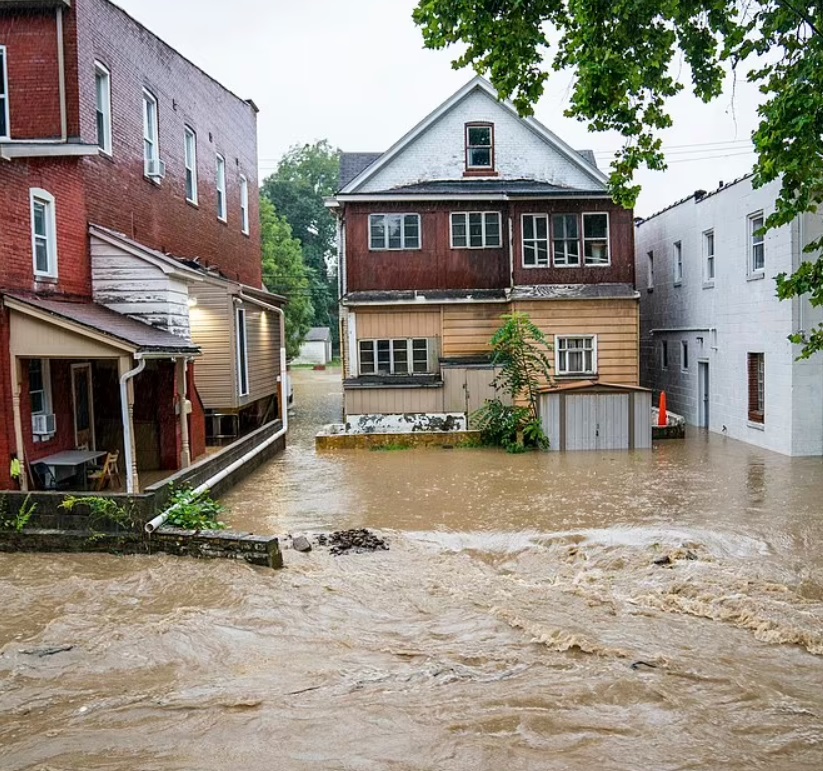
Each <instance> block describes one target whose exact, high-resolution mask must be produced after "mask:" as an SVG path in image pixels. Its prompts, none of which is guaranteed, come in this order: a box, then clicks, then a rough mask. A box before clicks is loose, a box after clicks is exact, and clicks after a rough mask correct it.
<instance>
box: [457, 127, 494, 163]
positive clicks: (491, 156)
mask: <svg viewBox="0 0 823 771" xmlns="http://www.w3.org/2000/svg"><path fill="white" fill-rule="evenodd" d="M478 128H479V129H484V128H487V129H488V130H489V144H487V145H470V144H469V131H470V130H471V129H478ZM464 141H465V148H466V171H493V170H494V123H489V122H485V121H479V122H477V123H467V124H466V126H465V134H464ZM475 148H477V149H478V150H485V149H486V148H488V150H489V162H488V164H481V165H478V164H473V163H470V162H469V159H470V158H471V151H472V150H473V149H475Z"/></svg>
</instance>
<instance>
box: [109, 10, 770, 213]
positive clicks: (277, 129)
mask: <svg viewBox="0 0 823 771" xmlns="http://www.w3.org/2000/svg"><path fill="white" fill-rule="evenodd" d="M116 2H117V3H118V4H119V5H120V6H121V7H122V8H124V9H125V10H126V11H128V12H129V13H130V14H131V15H132V16H134V17H135V18H136V19H137V20H138V21H140V22H141V23H143V24H145V25H146V26H147V27H148V28H149V29H150V30H151V31H152V32H154V33H155V34H157V35H159V36H160V37H161V38H163V39H164V40H165V41H166V42H167V43H168V44H170V45H171V46H173V47H174V48H176V49H177V50H178V51H180V53H182V54H183V55H185V56H187V57H188V58H189V59H191V60H192V61H194V63H195V64H197V65H199V66H200V67H202V68H203V69H204V70H206V71H207V72H208V73H209V74H210V75H212V76H213V77H215V78H217V80H219V81H220V82H222V83H223V84H224V85H225V86H227V87H228V88H230V89H231V90H232V91H234V92H236V93H237V94H239V95H240V96H242V97H244V98H252V99H254V101H255V103H256V104H257V105H258V107H259V108H260V115H259V116H258V117H259V124H258V129H259V132H258V133H259V152H260V173H261V176H266V175H267V174H269V173H270V172H271V171H273V170H274V167H275V165H276V162H277V159H278V158H279V157H280V156H282V154H283V153H284V152H285V151H286V150H287V149H288V148H289V147H290V146H291V145H293V144H304V143H306V142H312V141H314V140H315V139H328V140H329V141H330V142H331V143H332V144H333V145H335V146H338V147H340V148H342V149H343V150H352V151H354V150H359V151H381V150H385V149H386V148H388V147H389V146H390V145H391V144H393V143H394V142H395V141H396V140H397V139H399V138H400V137H401V136H402V135H403V134H404V133H405V132H406V131H408V130H409V129H410V128H411V127H412V126H414V125H415V124H416V123H417V122H418V121H419V120H421V119H422V118H423V117H425V116H426V115H427V114H428V113H429V112H430V111H431V110H433V109H434V108H435V107H436V106H437V105H438V104H440V103H441V102H442V101H444V100H445V99H447V98H448V97H449V96H450V95H451V94H452V93H453V92H454V91H456V90H457V89H458V88H460V86H462V85H463V84H464V83H465V82H466V81H468V80H469V79H470V78H471V77H472V76H473V74H474V73H473V72H472V71H470V70H462V71H454V70H452V69H451V66H450V62H451V59H452V58H453V54H450V53H449V52H442V51H437V52H435V51H427V50H424V49H423V44H422V37H421V35H420V31H419V30H418V29H417V28H416V27H415V25H414V24H413V22H412V20H411V12H412V9H413V8H414V6H415V5H416V3H415V2H414V0H345V2H344V1H343V0H302V2H299V1H297V0H232V1H231V2H225V0H175V1H174V2H169V0H116ZM570 82H571V77H570V76H569V75H562V74H561V75H555V76H553V77H552V79H551V80H550V82H549V88H548V90H547V93H546V95H545V96H544V97H543V99H541V101H540V103H539V104H538V105H537V107H536V110H535V116H536V117H537V119H538V120H540V121H541V122H542V123H544V124H545V125H546V126H548V127H549V128H550V129H552V130H553V131H554V132H555V133H557V134H559V135H560V136H561V137H562V138H563V139H564V140H566V141H567V142H568V143H569V144H571V145H573V146H574V147H577V148H580V149H582V148H592V149H594V150H595V152H596V153H597V160H598V164H599V165H600V167H601V168H603V169H604V170H605V169H606V168H607V166H608V162H609V157H610V154H611V153H612V152H613V151H614V150H615V149H616V148H617V147H619V145H620V139H619V137H617V136H616V135H608V134H592V133H589V132H588V131H587V130H586V127H585V126H584V125H583V124H580V123H577V122H576V121H572V120H569V119H568V118H564V117H563V115H562V113H563V110H564V108H565V107H566V106H567V103H568V89H569V85H570ZM732 86H733V83H732V81H731V79H730V80H729V83H728V87H727V89H726V93H725V94H724V95H723V96H721V97H720V98H719V99H718V100H716V101H715V102H714V103H712V104H711V105H704V104H702V103H701V102H699V101H698V100H697V99H695V98H694V97H692V96H689V95H681V96H679V97H678V98H677V99H676V100H675V103H674V106H673V113H674V118H675V126H674V127H673V128H672V129H670V130H669V131H667V132H666V134H665V136H664V143H665V145H666V148H667V149H668V151H669V152H668V159H669V162H670V166H669V170H668V171H666V172H656V173H652V172H644V173H642V174H641V176H640V177H639V181H640V182H641V184H642V185H643V193H642V194H641V197H640V200H639V201H638V205H637V208H636V213H637V214H638V215H641V216H642V215H647V214H650V213H651V212H653V211H656V210H657V209H660V208H662V207H663V206H666V205H668V204H669V203H672V202H674V201H675V200H677V199H679V198H683V197H684V196H687V195H690V194H691V193H692V192H694V190H696V189H698V188H703V189H707V190H711V189H713V188H715V187H717V185H718V183H719V182H720V181H721V180H724V181H726V182H728V181H730V180H732V179H734V178H736V177H738V176H740V175H742V174H746V173H747V172H748V171H749V170H750V169H751V165H752V162H753V160H754V156H753V154H752V153H751V152H750V150H751V144H750V142H749V137H750V136H751V132H752V130H753V129H754V127H755V125H756V112H755V111H756V105H757V101H758V96H759V95H758V94H757V92H756V90H755V89H753V88H751V87H750V86H749V85H748V84H747V83H745V82H744V81H738V82H737V84H736V87H735V88H734V89H733V88H732ZM732 93H734V98H732Z"/></svg>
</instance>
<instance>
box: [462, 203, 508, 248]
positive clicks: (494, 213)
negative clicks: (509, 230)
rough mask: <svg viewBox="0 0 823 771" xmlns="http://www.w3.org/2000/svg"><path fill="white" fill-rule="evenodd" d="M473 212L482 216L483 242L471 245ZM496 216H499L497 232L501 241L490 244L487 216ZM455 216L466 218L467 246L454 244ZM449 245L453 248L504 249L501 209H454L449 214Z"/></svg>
mask: <svg viewBox="0 0 823 771" xmlns="http://www.w3.org/2000/svg"><path fill="white" fill-rule="evenodd" d="M472 214H476V215H479V216H480V226H481V236H480V237H481V239H482V243H481V245H480V246H470V243H471V233H470V231H469V227H470V226H469V217H470V216H471V215H472ZM489 215H491V216H494V217H497V234H498V239H499V243H497V244H488V243H487V240H488V239H487V235H486V217H487V216H489ZM455 217H465V218H466V245H465V246H455V244H454V218H455ZM449 246H450V247H451V248H452V249H502V248H503V218H502V217H501V215H500V212H499V211H453V212H452V213H451V214H450V215H449Z"/></svg>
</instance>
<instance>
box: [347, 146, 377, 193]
mask: <svg viewBox="0 0 823 771" xmlns="http://www.w3.org/2000/svg"><path fill="white" fill-rule="evenodd" d="M381 155H383V153H340V179H339V181H338V189H339V190H342V189H343V188H344V187H346V185H348V184H349V182H351V181H352V180H353V179H354V178H355V177H356V176H358V174H360V173H361V172H362V171H364V170H365V169H367V168H368V167H369V166H371V165H372V164H373V163H374V162H375V161H376V160H377V159H378V158H379V157H380V156H381Z"/></svg>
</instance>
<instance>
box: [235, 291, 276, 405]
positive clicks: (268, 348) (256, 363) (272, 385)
mask: <svg viewBox="0 0 823 771" xmlns="http://www.w3.org/2000/svg"><path fill="white" fill-rule="evenodd" d="M243 307H244V308H245V309H246V336H247V347H248V353H249V395H248V396H244V397H242V398H241V399H240V404H241V405H243V404H251V402H255V401H257V400H258V399H262V398H263V397H264V396H271V395H272V394H273V393H275V392H276V391H277V375H278V374H279V371H280V316H279V315H278V314H277V313H275V312H274V311H266V310H263V309H262V308H260V307H258V306H255V305H251V304H250V303H244V304H243ZM232 340H236V336H235V334H234V331H232Z"/></svg>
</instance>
